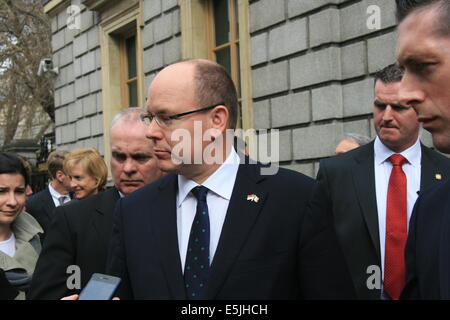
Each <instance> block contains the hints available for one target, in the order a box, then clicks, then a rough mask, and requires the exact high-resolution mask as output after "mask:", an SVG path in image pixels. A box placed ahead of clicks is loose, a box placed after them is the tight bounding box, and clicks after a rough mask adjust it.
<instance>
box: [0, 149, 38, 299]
mask: <svg viewBox="0 0 450 320" xmlns="http://www.w3.org/2000/svg"><path fill="white" fill-rule="evenodd" d="M28 184H29V176H28V174H27V171H26V169H25V167H24V165H23V163H22V161H21V160H20V159H19V158H18V157H17V156H16V155H14V154H11V153H4V152H0V269H3V270H4V277H6V279H7V280H8V282H9V284H10V285H11V287H13V288H14V289H16V290H17V291H18V295H17V296H16V297H15V299H16V300H22V299H25V294H26V292H27V291H28V288H29V285H30V282H31V277H32V275H33V272H34V267H35V265H36V261H37V259H38V257H39V253H40V252H41V243H40V240H39V235H38V233H42V232H43V230H42V228H41V226H40V225H39V224H38V223H37V221H36V220H35V219H34V218H33V217H32V216H31V215H29V214H28V213H26V212H24V211H23V208H24V205H25V200H26V189H27V186H28ZM2 283H4V282H2ZM1 289H2V288H0V290H1Z"/></svg>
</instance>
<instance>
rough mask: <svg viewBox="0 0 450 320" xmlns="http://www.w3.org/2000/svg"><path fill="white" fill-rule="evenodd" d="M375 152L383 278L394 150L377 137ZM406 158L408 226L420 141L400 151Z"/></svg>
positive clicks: (417, 177)
mask: <svg viewBox="0 0 450 320" xmlns="http://www.w3.org/2000/svg"><path fill="white" fill-rule="evenodd" d="M374 152H375V190H376V195H377V209H378V226H379V232H380V251H381V270H382V275H383V280H384V256H385V243H386V202H387V191H388V185H389V177H390V176H391V171H392V163H391V162H390V161H389V157H390V156H391V155H393V154H395V152H394V151H392V150H390V149H389V148H387V147H386V146H385V145H384V144H383V143H382V142H381V140H380V139H379V138H378V137H377V138H376V139H375V144H374ZM400 154H401V155H402V156H403V157H405V158H406V159H407V160H408V163H405V164H404V165H403V167H402V169H403V172H405V175H406V179H407V191H406V193H407V201H408V204H407V215H408V226H407V227H409V219H410V218H411V213H412V210H413V207H414V203H415V202H416V200H417V197H418V194H417V192H418V191H419V190H420V176H421V175H420V173H421V162H420V161H421V158H422V149H421V146H420V141H419V139H417V141H416V143H415V144H414V145H412V146H411V147H409V148H408V149H406V150H405V151H403V152H401V153H400Z"/></svg>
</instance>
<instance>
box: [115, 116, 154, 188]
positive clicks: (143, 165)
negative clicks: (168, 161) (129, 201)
mask: <svg viewBox="0 0 450 320" xmlns="http://www.w3.org/2000/svg"><path fill="white" fill-rule="evenodd" d="M145 130H146V126H145V125H144V124H142V123H141V122H124V121H121V120H119V121H118V122H117V123H116V124H115V125H114V126H113V127H112V129H111V153H112V155H111V173H112V176H113V180H114V184H115V186H116V187H117V189H119V191H120V192H122V193H123V194H125V195H127V194H130V193H131V192H133V191H135V190H136V189H139V188H140V187H142V186H144V185H146V184H148V183H151V182H153V181H155V180H157V179H159V178H160V177H161V175H162V172H161V171H160V170H159V169H158V166H157V159H156V158H155V157H154V155H153V148H152V143H151V142H150V141H148V139H146V138H145Z"/></svg>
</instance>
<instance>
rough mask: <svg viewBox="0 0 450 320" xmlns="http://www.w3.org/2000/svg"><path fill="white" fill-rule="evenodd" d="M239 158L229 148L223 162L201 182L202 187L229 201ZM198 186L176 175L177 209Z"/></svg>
mask: <svg viewBox="0 0 450 320" xmlns="http://www.w3.org/2000/svg"><path fill="white" fill-rule="evenodd" d="M239 163H240V158H239V156H238V154H237V153H236V151H235V150H234V148H231V151H230V154H229V155H228V157H227V159H226V160H225V162H224V163H223V164H222V165H221V166H220V167H219V168H218V169H217V170H216V171H215V172H214V173H213V174H212V175H211V176H209V177H208V179H206V181H205V182H203V184H202V185H203V186H205V187H206V188H208V189H209V190H210V191H212V192H214V193H215V194H217V195H218V196H220V197H222V198H224V199H226V200H230V199H231V193H232V192H233V187H234V181H235V177H236V174H237V171H238V169H239ZM198 185H199V184H198V183H196V182H195V181H192V180H190V179H187V178H186V177H184V176H182V175H178V200H177V206H178V207H179V206H180V205H181V204H182V203H183V201H184V200H185V199H186V197H187V196H188V194H189V192H191V190H192V189H193V188H195V187H196V186H198Z"/></svg>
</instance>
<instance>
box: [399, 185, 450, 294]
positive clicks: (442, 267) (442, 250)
mask: <svg viewBox="0 0 450 320" xmlns="http://www.w3.org/2000/svg"><path fill="white" fill-rule="evenodd" d="M406 268H407V280H406V286H405V289H404V290H403V293H402V299H445V300H449V299H450V180H448V181H447V182H445V183H441V184H439V185H437V186H435V187H433V188H432V189H430V190H428V191H427V192H425V193H424V194H422V195H421V196H420V197H419V199H418V200H417V202H416V206H415V207H414V211H413V214H412V217H411V221H410V232H409V235H408V242H407V244H406Z"/></svg>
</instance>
